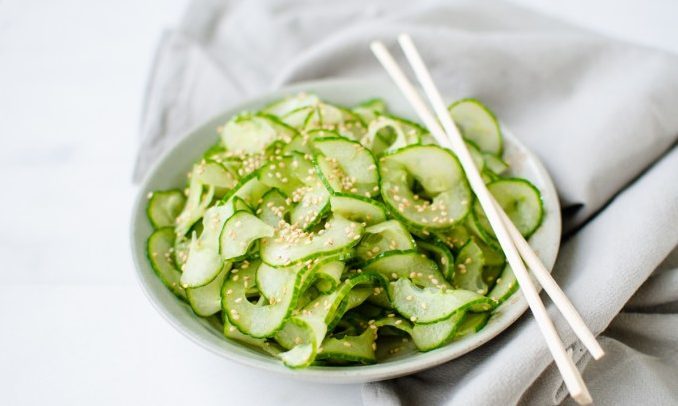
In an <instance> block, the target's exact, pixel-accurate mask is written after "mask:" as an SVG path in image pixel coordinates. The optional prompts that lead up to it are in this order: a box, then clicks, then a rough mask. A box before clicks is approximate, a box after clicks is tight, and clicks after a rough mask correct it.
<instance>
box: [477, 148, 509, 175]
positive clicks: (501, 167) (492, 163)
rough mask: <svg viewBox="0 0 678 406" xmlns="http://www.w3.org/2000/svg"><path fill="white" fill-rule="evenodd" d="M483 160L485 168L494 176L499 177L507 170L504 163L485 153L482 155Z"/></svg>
mask: <svg viewBox="0 0 678 406" xmlns="http://www.w3.org/2000/svg"><path fill="white" fill-rule="evenodd" d="M483 160H484V161H485V168H487V169H489V170H490V171H492V173H494V174H496V175H501V174H502V173H504V172H506V171H507V170H508V168H509V164H507V163H506V161H504V160H503V159H501V158H500V157H498V156H496V155H493V154H489V153H487V152H485V153H483Z"/></svg>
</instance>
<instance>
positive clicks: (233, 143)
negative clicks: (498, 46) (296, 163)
mask: <svg viewBox="0 0 678 406" xmlns="http://www.w3.org/2000/svg"><path fill="white" fill-rule="evenodd" d="M296 134H297V132H296V131H295V130H294V129H293V128H291V127H289V126H287V125H285V124H284V123H283V122H280V121H278V120H275V119H273V118H272V117H271V116H267V115H263V114H255V115H252V114H241V115H238V116H236V117H234V118H233V119H231V120H230V121H229V122H227V123H226V125H224V127H223V129H222V131H221V142H222V143H223V144H224V146H225V147H226V149H227V150H229V151H234V152H239V153H246V154H254V153H260V152H263V151H264V150H266V148H267V147H268V146H269V145H271V144H272V143H273V142H274V141H277V140H282V141H283V142H285V143H289V142H290V141H291V140H292V138H293V137H294V136H295V135H296Z"/></svg>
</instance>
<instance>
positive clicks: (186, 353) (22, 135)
mask: <svg viewBox="0 0 678 406" xmlns="http://www.w3.org/2000/svg"><path fill="white" fill-rule="evenodd" d="M516 1H517V2H518V3H521V4H525V5H528V6H530V7H534V8H536V9H540V10H544V11H545V12H548V13H550V14H553V15H555V16H560V17H562V18H564V19H568V20H571V21H573V22H577V23H580V24H582V25H586V26H589V27H591V28H595V29H598V30H600V31H603V32H605V33H608V34H609V35H613V36H617V37H621V38H625V39H628V40H633V41H637V42H642V43H645V44H649V45H652V46H656V47H660V48H664V49H668V50H672V51H674V52H678V41H677V40H678V24H675V16H676V15H678V3H677V2H675V1H672V0H652V1H641V0H624V1H613V0H606V1H599V2H597V3H595V4H589V3H590V2H588V1H586V0H576V1H569V2H555V1H538V0H516ZM185 3H186V0H145V1H134V0H118V1H101V0H99V1H92V0H90V1H86V0H65V1H63V0H62V1H53V0H52V1H50V0H44V1H38V0H23V1H20V0H5V1H2V2H0V182H1V184H3V185H4V189H3V190H4V192H3V193H1V194H0V196H1V197H0V209H1V210H0V213H2V214H1V215H0V229H2V230H3V231H4V232H3V233H2V234H1V235H0V258H2V260H3V262H2V264H3V265H4V266H2V268H1V269H0V286H2V291H1V292H0V331H1V332H0V388H2V395H0V399H2V400H1V401H0V404H6V405H38V404H51V405H89V404H96V405H108V404H111V405H113V404H115V405H117V404H163V405H186V404H194V405H218V404H219V405H221V404H237V403H238V402H242V403H244V402H247V404H251V405H256V404H294V405H306V404H316V405H317V404H322V405H334V404H337V405H339V404H343V405H348V404H357V403H359V402H360V386H358V385H345V386H333V385H319V384H309V383H303V382H296V381H291V380H288V379H285V378H282V377H280V376H273V375H269V374H266V373H262V372H259V371H255V370H253V369H250V368H246V367H242V366H240V365H237V364H235V363H232V362H229V361H226V360H224V359H221V358H217V357H215V356H213V355H212V354H211V353H208V352H206V351H205V350H203V349H201V348H199V347H197V346H196V345H195V344H193V343H192V342H189V341H188V340H187V339H186V338H184V337H183V336H181V335H180V334H179V333H178V332H176V331H174V330H173V329H172V327H171V326H170V325H169V324H168V323H167V322H165V320H164V319H163V318H162V317H161V316H160V315H159V314H157V313H156V312H155V310H154V309H153V308H152V307H151V305H150V304H149V303H148V301H147V300H146V298H145V297H144V295H143V293H142V292H141V290H140V288H139V287H138V286H137V282H136V280H135V277H134V274H133V270H132V263H131V258H130V254H129V247H128V237H127V231H128V218H129V214H130V208H131V203H132V198H133V196H134V194H135V192H136V190H135V187H134V186H133V185H132V184H131V182H130V179H131V169H132V164H133V160H134V154H135V149H136V146H137V137H138V134H137V124H138V119H139V111H140V108H141V100H142V93H143V88H144V83H145V79H146V75H147V74H148V70H149V66H150V63H151V59H152V56H153V51H154V47H155V44H156V43H157V41H158V39H159V37H160V34H161V32H162V30H163V29H165V28H167V27H170V26H171V25H172V24H173V22H174V21H176V20H177V19H178V18H179V16H180V15H181V12H182V10H183V8H184V7H185Z"/></svg>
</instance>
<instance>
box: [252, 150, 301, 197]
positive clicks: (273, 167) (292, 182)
mask: <svg viewBox="0 0 678 406" xmlns="http://www.w3.org/2000/svg"><path fill="white" fill-rule="evenodd" d="M297 159H299V158H297V157H295V156H284V157H281V158H280V160H279V161H272V162H270V163H268V164H266V165H264V166H263V167H262V168H261V170H260V172H259V180H260V181H261V182H262V183H263V184H265V185H266V186H268V187H271V188H276V189H279V190H280V191H282V192H283V193H285V194H286V195H288V196H290V195H291V194H292V193H294V191H296V190H297V189H298V188H300V187H302V186H303V185H304V183H303V182H302V181H301V180H300V179H299V177H298V176H297V171H295V167H296V166H298V161H297ZM295 162H296V164H295Z"/></svg>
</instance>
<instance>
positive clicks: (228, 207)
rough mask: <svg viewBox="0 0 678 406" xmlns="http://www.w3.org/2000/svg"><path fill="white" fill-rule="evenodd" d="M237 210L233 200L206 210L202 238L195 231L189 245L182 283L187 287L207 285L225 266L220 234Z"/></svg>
mask: <svg viewBox="0 0 678 406" xmlns="http://www.w3.org/2000/svg"><path fill="white" fill-rule="evenodd" d="M234 212H235V210H234V207H233V200H230V201H229V202H227V203H225V204H221V205H216V206H212V207H210V208H209V210H207V212H205V217H204V218H203V231H202V234H201V235H200V238H197V236H196V234H195V232H194V233H193V236H192V237H191V243H190V244H189V247H188V257H187V259H186V263H185V264H184V267H183V270H184V272H183V274H182V275H181V284H182V285H183V286H184V287H186V288H197V287H200V286H205V285H207V284H208V283H210V282H211V281H212V280H214V278H216V277H217V275H218V274H219V271H221V268H222V266H223V261H222V259H221V256H220V255H219V235H220V234H221V230H222V228H223V226H224V223H226V221H227V220H228V219H229V218H230V217H231V216H232V215H233V213H234Z"/></svg>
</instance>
